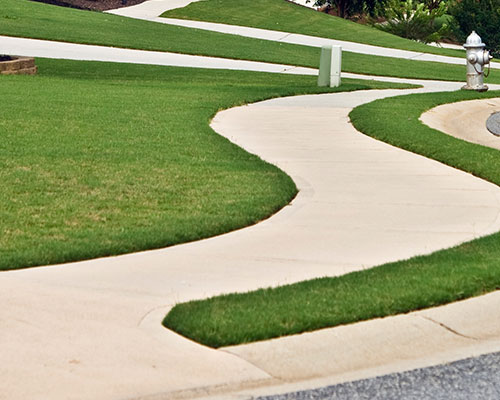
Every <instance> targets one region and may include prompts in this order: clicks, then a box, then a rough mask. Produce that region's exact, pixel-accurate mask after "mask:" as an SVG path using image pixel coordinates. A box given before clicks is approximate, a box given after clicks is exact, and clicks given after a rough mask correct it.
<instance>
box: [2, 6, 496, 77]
mask: <svg viewBox="0 0 500 400" xmlns="http://www.w3.org/2000/svg"><path fill="white" fill-rule="evenodd" d="M204 3H205V2H200V3H194V4H193V6H194V5H195V4H204ZM207 3H208V2H207ZM282 3H283V4H285V5H286V7H289V6H291V7H292V10H298V11H295V12H298V14H297V15H296V16H295V17H294V18H295V19H298V18H299V17H300V18H302V19H303V21H308V18H309V13H310V12H311V11H310V10H308V9H305V8H303V7H297V6H294V5H291V4H288V3H286V2H285V1H284V0H283V1H282V0H278V1H273V2H272V3H271V4H272V5H273V7H275V4H282ZM253 7H255V6H253ZM242 10H244V8H242ZM273 10H274V9H273ZM240 13H241V11H240ZM316 14H317V15H318V16H322V17H321V18H323V17H327V18H333V17H329V16H326V15H324V16H323V15H322V14H321V13H313V15H316ZM266 15H268V14H266ZM269 18H279V20H280V21H287V20H288V19H287V18H288V17H287V15H281V14H279V9H278V10H274V11H273V14H271V16H270V17H269ZM337 20H338V19H335V21H337ZM341 21H343V20H341ZM339 23H340V22H339ZM344 23H346V24H347V25H346V26H345V27H343V28H342V29H341V30H342V31H345V34H346V35H347V36H348V37H350V38H353V39H354V38H357V37H367V38H370V37H377V35H379V34H383V35H388V34H385V33H383V32H380V31H378V30H376V29H373V28H369V27H363V29H364V31H363V32H364V33H358V32H357V29H361V28H359V27H362V26H361V25H359V24H354V23H352V22H349V23H348V21H343V22H342V24H344ZM68 26H71V29H68ZM297 26H299V27H300V29H299V28H296V29H299V30H300V31H301V32H302V33H311V32H309V30H306V29H305V27H304V23H302V24H298V25H297ZM306 26H309V29H315V27H316V26H317V27H318V30H317V31H315V34H316V35H323V34H326V32H324V30H325V29H326V28H325V29H320V27H321V26H322V25H321V24H317V25H316V24H311V23H310V22H308V23H307V24H306ZM311 27H312V28H311ZM330 28H331V29H330V31H335V32H336V31H337V30H336V29H334V27H330ZM339 31H340V30H339ZM312 33H314V32H312ZM0 34H1V35H8V36H20V37H29V38H37V39H47V40H58V41H65V42H73V43H84V44H96V45H104V46H114V47H124V48H133V49H143V50H155V51H169V52H174V53H185V54H193V55H205V56H214V57H225V58H233V59H245V60H255V61H264V62H271V63H282V64H287V65H297V66H305V67H313V68H317V67H318V65H319V58H320V49H318V48H314V47H309V46H299V45H292V44H286V43H277V42H272V41H267V40H258V39H251V38H246V37H242V36H236V35H226V34H221V33H216V32H208V31H202V30H197V29H190V28H183V27H177V26H171V25H164V24H159V23H155V22H149V21H141V20H135V19H131V18H124V17H120V16H116V15H111V14H105V13H100V12H90V11H82V10H75V9H70V8H64V7H57V6H51V5H47V4H43V3H37V2H33V1H28V0H2V12H1V13H0ZM399 40H403V39H401V38H398V37H397V36H393V35H388V36H387V38H386V45H387V46H394V47H397V46H398V43H399ZM406 42H410V41H406ZM410 43H413V42H410ZM342 62H343V65H342V70H343V71H344V72H353V73H360V74H369V75H380V76H394V77H400V78H420V79H437V80H440V79H441V80H455V81H462V80H464V79H465V67H464V66H463V65H448V64H443V63H437V62H425V61H412V60H404V59H396V58H390V57H380V56H372V55H367V54H357V53H350V52H344V53H343V61H342ZM488 82H490V83H500V72H499V71H497V70H493V71H492V72H491V75H490V77H489V78H488Z"/></svg>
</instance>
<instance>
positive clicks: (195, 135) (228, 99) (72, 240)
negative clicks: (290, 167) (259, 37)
mask: <svg viewBox="0 0 500 400" xmlns="http://www.w3.org/2000/svg"><path fill="white" fill-rule="evenodd" d="M37 64H38V66H39V74H38V75H36V76H1V77H0V82H1V87H2V100H3V102H2V107H1V109H0V136H1V140H0V180H1V182H2V186H1V190H0V203H1V204H2V207H1V209H0V232H1V233H2V234H1V235H0V269H12V268H21V267H29V266H35V265H42V264H53V263H61V262H65V261H73V260H81V259H87V258H94V257H99V256H107V255H111V254H121V253H127V252H132V251H137V250H144V249H151V248H158V247H164V246H169V245H173V244H176V243H180V242H186V241H191V240H196V239H200V238H203V237H208V236H213V235H217V234H220V233H223V232H227V231H230V230H233V229H236V228H239V227H243V226H246V225H249V224H253V223H255V222H257V221H259V220H261V219H263V218H266V217H267V216H269V215H271V214H273V213H274V212H275V211H277V210H278V209H279V208H280V207H282V206H284V205H285V204H287V203H288V202H289V201H290V199H292V198H293V197H294V196H295V193H296V188H295V185H294V183H293V182H292V180H291V179H290V178H289V177H288V176H287V175H286V174H284V173H283V172H281V171H280V170H278V169H277V168H276V167H274V166H271V165H269V164H266V163H264V162H262V161H261V160H260V159H259V158H258V157H256V156H253V155H250V154H248V153H246V152H245V151H243V150H242V149H240V148H238V147H237V146H235V145H233V144H231V143H230V142H229V141H227V140H226V139H224V138H222V137H220V136H219V135H217V134H215V133H214V132H213V131H212V130H211V129H210V127H209V126H208V124H209V120H210V119H211V117H212V116H213V115H214V114H215V113H216V112H217V111H218V110H220V109H225V108H229V107H231V106H234V105H239V104H242V103H247V102H255V101H258V100H262V99H265V98H270V97H276V96H286V95H293V94H303V93H319V92H325V91H336V90H355V89H365V88H370V87H389V86H391V85H387V84H378V83H374V82H365V81H349V80H344V84H343V85H342V87H341V88H340V89H333V90H332V89H320V88H318V87H317V86H316V78H315V77H304V76H291V75H279V74H264V73H251V72H234V71H221V70H197V69H188V68H169V67H157V66H141V65H127V64H111V63H109V64H108V63H98V62H75V61H55V60H45V59H38V60H37Z"/></svg>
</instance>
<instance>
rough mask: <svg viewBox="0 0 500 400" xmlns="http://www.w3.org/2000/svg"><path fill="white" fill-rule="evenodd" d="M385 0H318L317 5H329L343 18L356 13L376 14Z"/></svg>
mask: <svg viewBox="0 0 500 400" xmlns="http://www.w3.org/2000/svg"><path fill="white" fill-rule="evenodd" d="M384 2H385V0H316V3H315V4H316V5H317V6H323V5H327V6H330V7H333V8H334V9H335V10H336V12H337V15H338V16H339V17H341V18H349V17H352V16H354V15H359V14H367V15H371V16H373V15H375V14H376V13H377V10H378V9H379V8H380V6H381V4H383V3H384Z"/></svg>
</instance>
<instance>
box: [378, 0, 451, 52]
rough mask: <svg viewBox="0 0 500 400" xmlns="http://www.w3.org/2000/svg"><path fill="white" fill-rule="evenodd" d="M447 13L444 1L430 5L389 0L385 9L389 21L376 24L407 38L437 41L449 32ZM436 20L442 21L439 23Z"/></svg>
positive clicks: (409, 0)
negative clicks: (445, 18) (445, 21)
mask: <svg viewBox="0 0 500 400" xmlns="http://www.w3.org/2000/svg"><path fill="white" fill-rule="evenodd" d="M445 14H446V4H445V3H444V2H440V3H439V4H435V5H433V7H430V6H427V5H426V3H422V2H417V1H413V0H406V1H401V0H389V1H388V2H387V7H386V10H385V16H386V18H387V21H385V22H383V23H378V24H375V26H376V27H377V28H379V29H381V30H383V31H386V32H389V33H392V34H394V35H398V36H401V37H404V38H407V39H413V40H418V41H419V42H423V43H430V42H436V41H438V40H440V39H442V38H443V37H445V36H447V35H448V34H449V26H448V24H447V23H443V19H442V17H443V16H444V15H445ZM436 20H439V21H440V23H439V24H437V23H436Z"/></svg>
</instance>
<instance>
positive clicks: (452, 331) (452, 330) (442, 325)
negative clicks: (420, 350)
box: [420, 315, 479, 341]
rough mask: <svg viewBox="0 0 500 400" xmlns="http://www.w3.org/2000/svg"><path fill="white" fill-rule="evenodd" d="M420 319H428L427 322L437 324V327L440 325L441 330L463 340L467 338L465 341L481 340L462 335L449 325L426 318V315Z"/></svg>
mask: <svg viewBox="0 0 500 400" xmlns="http://www.w3.org/2000/svg"><path fill="white" fill-rule="evenodd" d="M420 317H421V318H423V319H426V320H427V321H430V322H432V323H434V324H436V325H439V326H440V327H441V328H444V329H446V330H447V331H448V332H451V333H453V334H454V335H457V336H460V337H463V338H465V339H470V340H476V341H477V340H479V339H478V338H476V337H474V336H468V335H465V334H463V333H460V332H458V331H456V330H455V329H453V328H451V327H449V326H448V325H446V324H444V323H442V322H439V321H436V320H434V319H432V318H431V317H427V316H425V315H420Z"/></svg>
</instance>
